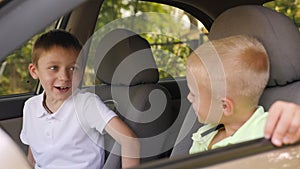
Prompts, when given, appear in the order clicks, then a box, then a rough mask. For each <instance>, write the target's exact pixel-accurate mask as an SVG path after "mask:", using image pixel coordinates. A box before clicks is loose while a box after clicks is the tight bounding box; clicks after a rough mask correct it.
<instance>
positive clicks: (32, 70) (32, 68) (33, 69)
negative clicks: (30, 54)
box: [28, 63, 39, 79]
mask: <svg viewBox="0 0 300 169" xmlns="http://www.w3.org/2000/svg"><path fill="white" fill-rule="evenodd" d="M28 70H29V73H30V75H31V76H32V78H33V79H38V78H39V76H38V75H37V73H36V67H35V65H34V64H32V63H30V64H29V66H28Z"/></svg>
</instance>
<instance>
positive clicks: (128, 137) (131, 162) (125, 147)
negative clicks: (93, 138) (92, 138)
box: [105, 117, 140, 168]
mask: <svg viewBox="0 0 300 169" xmlns="http://www.w3.org/2000/svg"><path fill="white" fill-rule="evenodd" d="M105 130H106V132H107V133H108V134H110V135H111V136H112V137H113V138H114V139H115V140H116V141H117V142H118V143H119V144H120V145H121V153H122V168H129V167H133V166H135V165H138V164H139V163H140V160H139V157H140V143H139V141H138V139H137V138H136V135H135V134H134V133H133V131H132V130H131V129H130V128H129V127H128V126H127V125H126V124H125V123H124V122H123V121H122V120H121V119H120V118H119V117H114V118H112V119H111V120H110V121H109V122H108V124H107V125H106V126H105Z"/></svg>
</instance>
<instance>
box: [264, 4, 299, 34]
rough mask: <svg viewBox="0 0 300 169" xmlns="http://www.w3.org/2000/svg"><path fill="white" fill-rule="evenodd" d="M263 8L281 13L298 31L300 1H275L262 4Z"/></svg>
mask: <svg viewBox="0 0 300 169" xmlns="http://www.w3.org/2000/svg"><path fill="white" fill-rule="evenodd" d="M264 6H265V7H268V8H270V9H273V10H275V11H277V12H279V13H282V14H284V15H286V16H288V17H289V18H291V20H292V21H293V22H294V23H295V25H296V26H297V27H298V30H299V31H300V1H298V0H284V1H283V0H275V1H271V2H268V3H265V4H264Z"/></svg>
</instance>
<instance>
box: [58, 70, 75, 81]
mask: <svg viewBox="0 0 300 169" xmlns="http://www.w3.org/2000/svg"><path fill="white" fill-rule="evenodd" d="M71 77H72V75H71V73H70V72H69V71H67V70H62V71H61V72H60V74H59V79H60V80H63V81H69V80H70V79H71Z"/></svg>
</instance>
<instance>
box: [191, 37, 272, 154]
mask: <svg viewBox="0 0 300 169" xmlns="http://www.w3.org/2000/svg"><path fill="white" fill-rule="evenodd" d="M268 78H269V60H268V55H267V52H266V50H265V48H264V47H263V45H262V44H261V43H260V42H259V41H257V40H256V39H255V38H253V37H250V36H246V35H238V36H231V37H227V38H223V39H219V40H213V41H209V42H208V43H205V44H203V45H202V46H200V47H199V48H197V49H196V50H195V51H194V53H193V54H192V55H191V56H190V57H189V58H188V61H187V82H188V87H189V89H190V93H189V95H188V100H189V101H190V102H191V103H192V107H193V109H194V110H195V112H196V114H197V116H198V121H199V122H200V123H203V124H206V125H204V126H203V127H201V128H200V129H199V130H198V131H197V132H196V133H194V134H193V136H192V139H193V144H192V147H191V149H190V153H191V154H192V153H197V152H201V151H206V150H210V149H215V148H218V147H224V146H227V145H230V144H236V143H240V142H243V141H248V140H253V139H256V138H261V137H263V136H264V126H265V123H266V120H267V116H268V113H265V112H264V109H263V107H262V106H259V105H258V102H259V98H260V96H261V94H262V92H263V90H264V88H265V86H266V84H267V82H268Z"/></svg>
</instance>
